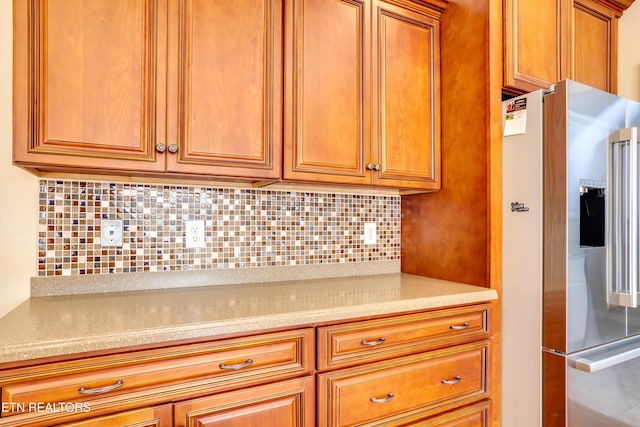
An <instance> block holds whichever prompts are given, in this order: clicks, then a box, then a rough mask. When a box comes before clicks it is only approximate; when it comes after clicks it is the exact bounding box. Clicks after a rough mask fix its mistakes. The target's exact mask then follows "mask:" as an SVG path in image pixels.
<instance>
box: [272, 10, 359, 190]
mask: <svg viewBox="0 0 640 427" xmlns="http://www.w3.org/2000/svg"><path fill="white" fill-rule="evenodd" d="M290 5H291V7H289V8H287V15H286V29H287V32H286V37H285V46H286V47H285V71H284V72H285V82H286V87H285V107H284V114H285V117H284V122H285V135H284V146H285V148H284V172H283V173H284V178H285V179H292V180H305V181H316V182H317V181H320V182H335V183H350V184H354V183H355V184H367V183H370V182H371V177H370V175H369V173H367V170H366V169H365V165H366V164H365V162H366V161H367V160H368V159H369V157H370V149H371V141H370V121H371V119H370V96H371V85H370V78H371V77H370V76H371V71H370V70H371V65H370V64H371V54H370V24H369V22H370V2H368V1H358V0H344V1H342V0H340V1H336V0H292V1H291V3H290Z"/></svg>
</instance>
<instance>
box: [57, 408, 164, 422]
mask: <svg viewBox="0 0 640 427" xmlns="http://www.w3.org/2000/svg"><path fill="white" fill-rule="evenodd" d="M114 426H119V427H173V405H171V404H168V405H163V406H157V407H151V408H144V409H137V410H133V411H126V412H120V413H117V414H114V415H107V416H104V417H98V418H91V419H89V420H84V421H78V422H73V423H69V424H60V425H59V427H114Z"/></svg>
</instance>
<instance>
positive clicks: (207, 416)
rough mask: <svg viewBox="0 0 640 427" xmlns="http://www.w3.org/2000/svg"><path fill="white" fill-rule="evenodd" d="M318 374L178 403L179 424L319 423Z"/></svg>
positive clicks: (270, 426)
mask: <svg viewBox="0 0 640 427" xmlns="http://www.w3.org/2000/svg"><path fill="white" fill-rule="evenodd" d="M314 385H315V382H314V377H313V376H308V377H305V378H297V379H293V380H289V381H282V382H279V383H275V384H270V385H265V386H259V387H254V388H249V389H245V390H239V391H236V392H231V393H223V394H218V395H215V396H210V397H205V398H203V399H197V400H191V401H186V402H182V403H178V404H176V405H175V423H174V424H173V425H174V426H175V427H245V426H261V427H302V426H312V425H314V422H315V392H314Z"/></svg>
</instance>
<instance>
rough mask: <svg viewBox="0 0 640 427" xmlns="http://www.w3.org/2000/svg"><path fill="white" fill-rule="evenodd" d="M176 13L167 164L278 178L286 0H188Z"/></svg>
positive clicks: (186, 169) (185, 169)
mask: <svg viewBox="0 0 640 427" xmlns="http://www.w3.org/2000/svg"><path fill="white" fill-rule="evenodd" d="M179 17H180V28H179V31H178V34H179V36H178V38H179V55H178V57H179V60H178V64H177V67H178V69H177V75H172V77H171V79H170V80H171V84H173V82H174V81H175V79H177V80H178V88H177V92H178V94H177V99H178V102H177V104H172V105H171V108H172V112H171V113H170V114H171V115H177V119H176V118H171V119H170V120H174V121H177V123H179V126H178V129H177V132H178V135H177V139H178V144H177V145H178V147H179V148H178V153H177V155H174V156H169V158H168V169H169V170H170V171H179V172H186V173H203V174H211V175H218V174H219V175H236V176H242V177H257V178H279V177H280V164H281V161H280V156H281V135H282V126H281V122H282V113H281V111H282V96H281V92H282V71H281V69H282V65H281V61H282V59H281V58H282V0H263V1H259V2H256V1H254V0H238V1H204V0H183V1H181V2H180V6H179ZM172 70H173V71H175V69H174V68H173V67H172ZM172 130H174V129H172Z"/></svg>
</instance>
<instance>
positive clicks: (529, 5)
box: [504, 0, 570, 92]
mask: <svg viewBox="0 0 640 427" xmlns="http://www.w3.org/2000/svg"><path fill="white" fill-rule="evenodd" d="M504 12H505V13H504V26H505V34H504V45H505V56H504V86H505V88H506V89H507V90H520V91H525V92H529V91H532V90H536V89H540V88H547V87H549V85H551V84H553V83H555V82H557V81H558V80H560V79H561V78H562V76H565V75H567V73H568V71H567V60H568V53H567V52H566V48H567V44H566V42H565V43H563V42H562V40H564V39H565V38H566V37H567V35H568V30H569V28H568V23H569V21H568V19H569V12H570V10H569V8H568V2H567V1H565V0H560V1H558V0H538V1H528V0H505V1H504Z"/></svg>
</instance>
